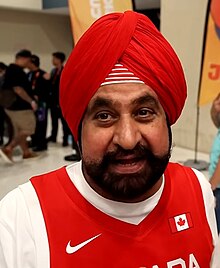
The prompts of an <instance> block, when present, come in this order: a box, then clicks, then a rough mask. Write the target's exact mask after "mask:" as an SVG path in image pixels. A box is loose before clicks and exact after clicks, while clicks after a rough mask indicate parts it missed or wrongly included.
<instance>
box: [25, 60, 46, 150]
mask: <svg viewBox="0 0 220 268" xmlns="http://www.w3.org/2000/svg"><path fill="white" fill-rule="evenodd" d="M28 69H29V70H30V72H29V73H28V79H29V81H30V83H31V88H32V93H33V95H34V98H35V100H36V102H37V103H38V109H37V111H36V113H35V115H36V129H35V133H34V134H33V135H32V137H31V138H32V148H33V151H35V152H40V151H44V150H47V141H46V132H47V109H48V101H49V90H48V87H49V82H48V80H46V79H45V78H44V75H45V73H46V72H45V71H43V70H42V69H40V58H39V57H38V56H37V55H32V56H31V60H30V62H29V65H28Z"/></svg>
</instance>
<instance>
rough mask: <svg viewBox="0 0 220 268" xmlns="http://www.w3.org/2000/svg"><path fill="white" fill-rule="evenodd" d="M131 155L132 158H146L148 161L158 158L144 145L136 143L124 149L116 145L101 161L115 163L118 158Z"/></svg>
mask: <svg viewBox="0 0 220 268" xmlns="http://www.w3.org/2000/svg"><path fill="white" fill-rule="evenodd" d="M128 156H132V158H135V159H146V160H148V161H150V162H151V161H154V160H156V159H158V157H157V156H156V155H154V154H153V153H152V151H151V150H150V149H149V148H147V147H145V146H144V145H142V144H137V145H136V146H135V148H134V149H131V150H125V149H123V148H121V147H120V146H118V147H117V148H116V150H115V151H112V152H107V153H106V154H105V155H104V157H103V160H102V162H103V163H109V162H112V163H115V162H117V161H118V159H121V158H123V157H128Z"/></svg>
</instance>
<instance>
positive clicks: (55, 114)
mask: <svg viewBox="0 0 220 268" xmlns="http://www.w3.org/2000/svg"><path fill="white" fill-rule="evenodd" d="M50 114H51V122H52V130H51V135H50V137H51V140H53V141H56V139H57V132H58V122H59V119H60V120H61V123H62V127H63V143H67V142H68V136H69V135H70V134H71V131H70V129H69V127H68V125H67V123H66V121H65V119H64V118H63V115H62V112H61V109H60V107H58V106H51V107H50Z"/></svg>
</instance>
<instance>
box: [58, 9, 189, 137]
mask: <svg viewBox="0 0 220 268" xmlns="http://www.w3.org/2000/svg"><path fill="white" fill-rule="evenodd" d="M117 62H120V63H122V64H123V66H125V67H126V68H128V69H129V70H130V71H132V72H133V73H134V75H135V76H136V77H138V78H140V79H141V80H142V81H143V82H144V83H145V84H146V85H148V86H149V87H151V88H152V89H153V90H154V91H155V92H156V94H157V96H158V99H159V101H160V103H161V105H162V107H163V109H164V111H165V112H166V114H167V116H168V119H169V122H170V124H174V123H175V122H176V120H177V119H178V117H179V116H180V114H181V111H182V109H183V106H184V103H185V99H186V94H187V93H186V91H187V90H186V82H185V78H184V73H183V70H182V66H181V63H180V61H179V59H178V57H177V55H176V53H175V52H174V50H173V48H172V47H171V46H170V44H169V43H168V42H167V41H166V39H165V38H164V37H163V36H162V34H161V33H160V32H159V31H158V30H157V29H156V27H155V26H154V24H153V23H152V22H151V21H150V20H149V19H148V18H147V17H146V16H145V15H142V14H140V13H136V12H133V11H126V12H124V13H111V14H108V15H105V16H103V17H101V18H100V19H98V20H97V21H96V22H94V23H93V24H92V26H91V27H90V28H89V29H88V30H87V31H86V32H85V33H84V35H83V36H82V37H81V39H80V40H79V41H78V43H77V44H76V46H75V48H74V49H73V51H72V53H71V55H70V57H69V59H68V61H67V63H66V65H65V67H64V70H63V72H62V75H61V82H60V105H61V109H62V112H63V116H64V118H65V119H66V121H67V123H68V125H69V127H70V129H71V131H72V133H73V136H74V138H75V140H76V141H77V140H78V127H79V124H80V122H81V120H82V117H83V114H84V112H85V110H86V108H87V105H88V103H89V102H90V100H91V98H92V96H93V95H94V94H95V92H96V91H97V90H98V88H99V87H100V85H101V83H102V82H103V81H104V80H105V78H106V77H107V76H108V74H109V73H110V71H111V69H112V67H113V66H114V65H115V63H117Z"/></svg>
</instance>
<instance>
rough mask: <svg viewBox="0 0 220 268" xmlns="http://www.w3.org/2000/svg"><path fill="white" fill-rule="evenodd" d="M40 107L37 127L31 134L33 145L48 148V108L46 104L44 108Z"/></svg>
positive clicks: (37, 114) (37, 115)
mask: <svg viewBox="0 0 220 268" xmlns="http://www.w3.org/2000/svg"><path fill="white" fill-rule="evenodd" d="M41 108H42V107H40V109H39V108H38V110H37V112H36V113H35V115H36V129H35V133H34V134H33V135H32V136H31V139H32V146H34V147H38V148H42V149H46V148H47V140H46V134H47V114H48V109H47V107H46V105H45V107H43V108H44V109H41Z"/></svg>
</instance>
